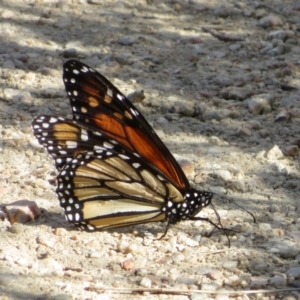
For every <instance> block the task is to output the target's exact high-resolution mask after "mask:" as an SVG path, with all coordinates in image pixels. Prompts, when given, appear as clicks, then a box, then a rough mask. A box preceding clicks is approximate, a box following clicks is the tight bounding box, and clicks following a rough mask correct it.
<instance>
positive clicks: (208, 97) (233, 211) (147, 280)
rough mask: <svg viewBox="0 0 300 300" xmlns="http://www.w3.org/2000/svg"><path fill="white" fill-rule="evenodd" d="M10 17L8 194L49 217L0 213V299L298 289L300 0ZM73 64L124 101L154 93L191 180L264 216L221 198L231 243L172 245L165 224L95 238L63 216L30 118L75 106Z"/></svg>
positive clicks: (155, 113) (187, 226)
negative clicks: (67, 78)
mask: <svg viewBox="0 0 300 300" xmlns="http://www.w3.org/2000/svg"><path fill="white" fill-rule="evenodd" d="M0 16H1V23H0V35H1V44H0V86H1V89H0V116H1V122H0V123H1V124H0V129H1V130H0V134H1V135H0V151H1V153H0V154H1V156H0V204H1V205H2V208H3V206H4V205H7V204H9V203H12V202H14V201H17V200H31V201H35V202H36V203H37V205H38V207H39V208H40V209H41V211H42V214H41V216H40V217H39V218H38V219H37V220H35V221H31V222H28V223H26V224H19V223H14V224H10V223H9V222H8V221H7V219H5V215H3V213H2V214H1V215H0V216H1V217H3V219H4V220H3V221H2V222H1V223H0V299H1V300H4V299H5V300H7V299H101V300H102V299H105V300H106V299H133V298H134V299H155V300H156V299H175V300H179V299H180V300H181V299H182V300H186V299H193V300H200V299H201V300H202V299H219V300H223V299H243V300H244V299H245V300H246V299H264V300H267V299H289V300H291V299H300V292H299V290H300V289H299V288H300V264H299V263H300V248H299V244H300V205H299V181H300V178H299V176H300V173H299V159H298V156H299V154H298V152H299V151H298V146H299V145H300V93H299V89H300V66H299V65H300V44H299V31H300V21H299V20H300V3H299V1H298V0H291V1H261V0H258V1H221V0H216V1H200V0H190V1H187V0H177V1H162V0H152V1H151V0H148V1H146V0H137V1H126V0H125V1H113V0H108V1H101V0H98V1H97V0H91V1H84V0H74V1H63V0H61V1H56V0H45V1H42V0H36V1H30V0H29V1H26V0H25V1H24V0H22V1H21V0H10V1H1V3H0ZM69 58H76V59H78V60H81V61H83V62H85V63H87V64H88V65H90V66H91V67H93V68H96V69H97V70H98V71H100V72H101V73H102V74H103V75H105V76H106V77H107V78H108V79H109V80H111V81H112V82H113V83H114V84H115V85H116V86H117V87H118V88H119V89H120V90H121V91H122V92H123V93H124V94H125V95H128V94H129V93H131V92H134V91H138V90H141V89H142V90H144V94H145V99H144V100H142V101H141V102H138V103H136V104H135V105H136V106H137V107H138V108H139V109H140V111H141V112H142V113H143V114H144V115H145V117H146V118H147V119H148V120H149V122H150V124H151V125H153V127H154V129H155V130H156V132H157V133H158V135H159V136H160V137H161V139H162V140H163V141H164V142H165V143H166V144H167V146H168V147H169V149H170V150H171V151H172V153H173V154H174V155H175V157H176V159H178V161H179V162H180V164H181V165H182V167H183V169H184V170H185V172H186V174H187V176H188V178H189V179H190V180H191V182H192V184H194V185H195V186H196V187H197V188H198V189H200V190H208V191H213V192H214V193H217V194H219V195H225V196H226V197H227V198H229V199H231V200H234V202H235V203H236V204H238V205H240V206H241V207H242V208H244V209H246V210H248V211H250V212H251V213H253V214H254V215H255V217H256V219H257V222H256V223H255V224H254V223H253V221H252V218H251V215H249V214H247V213H246V212H244V211H243V210H242V209H240V208H239V207H237V206H235V205H232V204H231V205H229V204H228V203H225V201H223V200H224V199H221V197H218V196H217V195H216V197H215V200H214V204H215V206H216V209H217V211H218V213H219V215H220V216H221V219H222V224H223V226H225V227H228V228H233V229H235V230H236V232H232V233H231V234H230V241H231V247H230V248H228V240H227V238H226V236H225V235H224V233H223V232H218V231H215V232H214V234H213V235H212V236H211V237H206V236H205V235H206V233H208V232H210V230H212V227H211V225H210V224H208V223H205V222H201V221H197V222H191V221H189V222H182V223H179V224H176V225H174V226H172V227H171V228H170V230H169V232H168V234H167V236H166V237H165V238H164V239H162V240H158V239H157V238H158V237H159V236H160V235H161V234H162V233H163V232H164V229H165V225H166V224H165V223H155V224H145V225H139V226H134V227H128V228H123V229H115V230H111V231H104V232H97V233H93V234H90V233H86V232H81V231H79V230H77V229H76V228H74V227H73V226H72V225H70V224H68V223H67V222H66V221H65V218H64V215H63V213H62V210H61V208H60V206H59V202H58V200H57V198H56V195H55V192H54V191H55V178H56V174H57V172H56V170H55V168H54V164H53V161H52V160H51V159H50V158H49V157H48V156H47V154H46V152H45V150H44V149H43V148H41V147H40V146H39V145H38V143H37V141H36V140H35V138H34V136H33V135H32V131H31V125H30V124H31V120H32V119H33V118H34V117H35V116H37V115H40V114H53V115H56V116H57V115H61V116H70V115H71V110H70V106H69V101H68V99H67V97H66V93H65V91H64V87H63V82H62V78H61V77H62V64H63V62H64V61H66V60H67V59H69ZM3 211H4V208H3ZM0 213H1V212H0ZM201 216H202V217H209V218H212V219H213V218H215V214H214V212H213V211H212V210H211V209H205V210H203V212H201ZM288 288H293V289H295V290H294V291H293V290H289V291H287V290H286V289H288ZM120 289H124V290H120ZM149 289H152V290H149ZM257 290H260V292H259V291H257ZM283 290H285V291H283ZM297 290H298V291H297ZM235 291H238V293H234V292H235ZM247 291H253V293H252V294H246V292H247ZM267 291H272V293H267Z"/></svg>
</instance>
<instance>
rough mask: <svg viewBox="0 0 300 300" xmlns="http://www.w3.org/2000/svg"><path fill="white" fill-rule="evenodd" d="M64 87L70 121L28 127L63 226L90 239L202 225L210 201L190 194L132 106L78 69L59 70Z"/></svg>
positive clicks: (40, 120)
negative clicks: (126, 230) (184, 223)
mask: <svg viewBox="0 0 300 300" xmlns="http://www.w3.org/2000/svg"><path fill="white" fill-rule="evenodd" d="M63 80H64V83H65V87H66V91H67V94H68V97H69V99H70V104H71V107H72V113H73V119H66V118H62V117H54V116H46V115H44V116H39V117H37V118H35V119H34V120H33V123H32V127H33V132H34V135H35V136H36V138H37V139H38V141H39V142H40V144H42V145H43V146H44V147H45V148H46V149H47V151H48V153H49V154H50V155H51V156H52V158H53V159H54V160H55V164H56V167H57V169H58V170H59V175H58V176H57V180H58V185H57V189H56V193H57V195H58V198H59V201H60V205H61V206H62V207H63V209H64V211H65V215H66V217H67V219H68V221H69V222H71V223H74V224H75V225H77V226H79V227H80V228H82V229H86V230H90V231H94V230H98V229H106V228H114V227H122V226H129V225H135V224H141V223H148V222H158V221H165V220H167V221H168V225H169V224H175V223H177V222H179V221H181V220H199V219H201V218H198V217H196V215H197V214H198V213H199V212H200V211H201V210H202V208H204V207H206V206H208V205H210V204H211V199H212V196H213V194H212V193H209V192H206V191H198V190H196V189H192V188H191V187H190V185H189V182H188V180H187V178H186V176H185V175H184V173H183V171H182V169H181V168H180V166H179V164H178V163H177V162H176V160H175V158H174V157H173V155H172V154H171V153H170V151H169V150H168V149H167V147H166V146H165V145H164V144H163V142H162V141H161V140H160V139H159V137H158V136H157V135H156V133H155V132H154V130H153V129H152V128H151V126H150V125H149V124H148V122H147V121H146V119H145V118H144V117H143V116H142V114H141V113H140V112H139V111H138V110H137V109H136V108H135V107H134V105H133V104H132V103H131V102H130V101H129V100H128V99H127V98H126V97H125V96H124V95H123V94H122V93H121V92H120V91H119V90H118V89H117V88H116V87H115V86H114V85H113V84H112V83H111V82H110V81H108V80H107V79H106V78H105V77H104V76H102V75H101V74H100V73H98V72H97V71H95V70H94V69H92V68H90V67H89V66H87V65H85V64H83V63H81V62H79V61H76V60H70V61H68V62H66V63H65V64H64V74H63ZM203 220H206V219H203ZM167 228H168V227H167Z"/></svg>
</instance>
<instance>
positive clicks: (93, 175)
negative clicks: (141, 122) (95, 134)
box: [56, 141, 183, 231]
mask: <svg viewBox="0 0 300 300" xmlns="http://www.w3.org/2000/svg"><path fill="white" fill-rule="evenodd" d="M108 143H109V141H108V142H104V144H103V149H101V150H100V149H98V150H96V151H93V152H85V153H82V154H79V155H77V157H76V158H75V159H74V160H72V162H70V163H67V164H66V165H65V166H64V168H63V169H62V171H61V172H60V174H59V175H58V178H57V179H58V186H57V190H56V192H57V195H58V197H59V200H60V203H61V206H62V207H63V208H64V210H65V214H66V217H67V219H68V220H69V222H72V223H75V225H77V226H79V227H81V228H82V229H85V230H90V231H93V230H96V229H105V228H113V227H122V226H129V225H136V224H140V223H148V222H157V221H162V220H164V219H166V216H167V215H166V211H164V210H163V208H164V207H165V205H166V198H170V199H175V200H178V201H182V200H183V197H182V194H181V193H180V192H179V191H178V190H177V189H176V188H174V187H173V186H172V185H171V184H170V183H169V182H168V181H167V180H165V179H164V178H163V177H162V176H161V174H159V173H157V172H156V170H155V169H153V168H152V167H151V166H149V165H145V164H144V162H143V160H142V159H140V158H138V157H136V156H135V155H134V154H132V153H131V152H128V151H126V150H125V149H124V148H123V147H119V146H118V145H116V146H115V147H113V148H110V149H107V148H106V146H104V145H105V144H108ZM111 145H112V144H111Z"/></svg>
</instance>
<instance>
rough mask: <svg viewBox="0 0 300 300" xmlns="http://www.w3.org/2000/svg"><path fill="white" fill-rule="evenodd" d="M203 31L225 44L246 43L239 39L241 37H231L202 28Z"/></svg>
mask: <svg viewBox="0 0 300 300" xmlns="http://www.w3.org/2000/svg"><path fill="white" fill-rule="evenodd" d="M202 30H203V31H204V32H208V33H210V34H211V35H212V36H214V37H215V38H217V39H219V40H220V41H223V42H241V41H244V39H243V38H239V37H235V36H230V35H227V34H224V33H219V32H217V31H215V30H213V29H209V28H207V27H202Z"/></svg>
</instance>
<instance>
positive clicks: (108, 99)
mask: <svg viewBox="0 0 300 300" xmlns="http://www.w3.org/2000/svg"><path fill="white" fill-rule="evenodd" d="M63 80H64V83H65V87H66V90H67V94H68V96H69V99H70V103H71V106H72V110H73V119H74V120H75V121H77V122H79V123H81V124H86V125H88V126H89V127H90V128H94V129H95V130H98V131H100V132H101V133H103V134H105V135H106V136H108V137H110V138H112V139H114V140H116V141H118V142H119V143H121V144H122V145H123V146H124V147H126V148H127V149H129V150H131V151H134V152H136V153H137V154H138V155H140V156H141V157H142V158H143V159H144V160H145V161H147V162H148V163H150V164H152V165H154V166H155V167H156V168H157V169H159V170H160V171H161V172H163V173H164V174H165V175H166V176H168V178H169V180H170V181H171V182H172V183H173V184H174V185H175V186H176V187H177V188H179V189H180V190H182V191H183V190H184V189H186V188H187V187H188V186H189V183H188V180H187V178H186V176H185V175H184V173H183V171H182V169H181V168H180V166H179V165H178V163H177V162H176V160H175V159H174V157H173V155H172V154H171V153H170V151H169V150H168V149H167V147H166V146H165V145H164V144H163V142H162V141H161V140H160V139H159V137H158V136H157V135H156V133H155V132H154V131H153V129H152V128H151V126H150V125H149V124H148V122H147V121H146V120H145V118H144V117H143V116H142V115H141V113H140V112H139V111H138V110H137V109H136V108H135V107H134V105H133V104H132V103H131V102H130V101H129V100H128V99H127V98H126V97H125V96H124V95H123V94H122V93H121V92H120V91H119V90H118V89H117V88H116V87H115V86H114V85H113V84H112V83H111V82H109V81H108V80H107V79H106V78H105V77H104V76H102V75H101V74H100V73H98V72H97V71H95V70H93V69H92V68H90V67H89V66H87V65H85V64H83V63H81V62H79V61H76V60H70V61H68V62H66V63H65V64H64V74H63Z"/></svg>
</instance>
